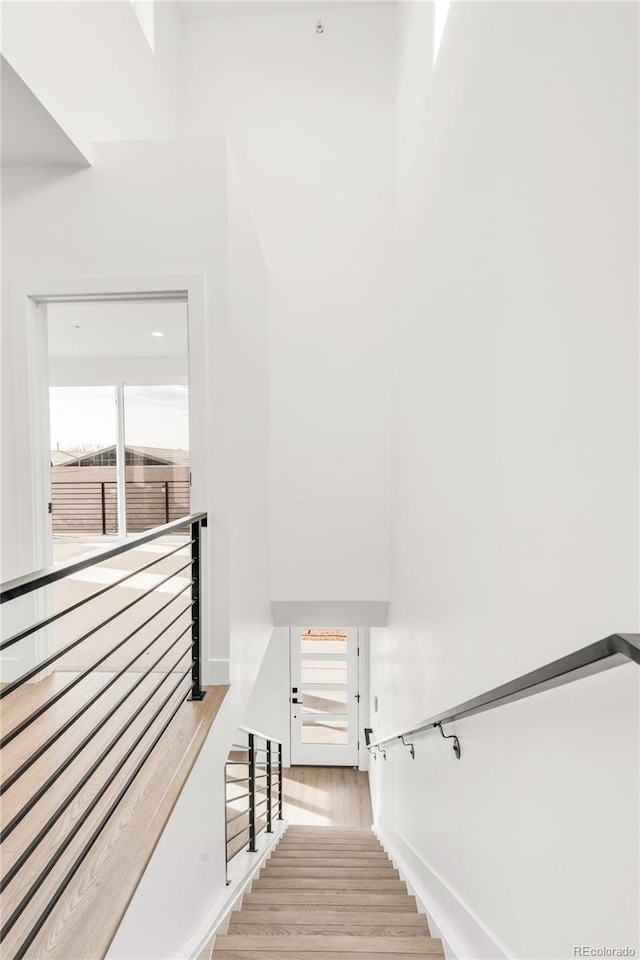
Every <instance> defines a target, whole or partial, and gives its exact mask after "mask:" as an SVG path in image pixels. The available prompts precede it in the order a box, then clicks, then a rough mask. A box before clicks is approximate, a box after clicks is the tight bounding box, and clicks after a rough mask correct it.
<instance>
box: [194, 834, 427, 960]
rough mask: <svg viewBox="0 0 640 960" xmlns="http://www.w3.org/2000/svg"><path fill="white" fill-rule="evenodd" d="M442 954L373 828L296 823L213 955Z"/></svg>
mask: <svg viewBox="0 0 640 960" xmlns="http://www.w3.org/2000/svg"><path fill="white" fill-rule="evenodd" d="M307 958H308V960H374V958H376V960H380V958H382V960H384V958H387V960H419V958H423V960H443V958H444V953H443V949H442V941H441V940H436V939H434V938H432V937H431V936H430V934H429V928H428V926H427V919H426V917H425V916H424V914H419V913H418V911H417V909H416V902H415V898H414V897H411V896H409V894H408V893H407V887H406V884H405V883H404V882H403V881H402V880H400V877H399V874H398V871H397V870H396V869H395V868H394V866H393V863H392V862H391V860H390V859H389V857H388V856H387V854H386V852H385V851H384V849H383V848H382V846H381V845H380V843H379V842H378V840H377V839H376V838H375V837H374V835H373V834H372V833H371V830H369V829H365V828H360V829H353V828H341V827H303V826H291V827H289V829H288V830H287V832H286V833H285V834H284V837H283V839H282V840H281V841H280V842H279V843H278V845H277V847H276V848H275V850H274V852H273V854H272V856H271V857H270V859H269V860H268V861H267V863H266V865H265V866H264V867H263V869H262V870H261V871H260V874H259V875H258V878H257V879H256V880H254V881H253V883H252V886H251V892H250V893H246V894H245V895H244V897H243V899H242V906H241V909H240V910H236V911H234V912H233V913H232V914H231V918H230V921H229V926H228V930H227V932H226V933H225V934H218V935H217V936H216V938H215V941H214V947H213V954H212V960H307Z"/></svg>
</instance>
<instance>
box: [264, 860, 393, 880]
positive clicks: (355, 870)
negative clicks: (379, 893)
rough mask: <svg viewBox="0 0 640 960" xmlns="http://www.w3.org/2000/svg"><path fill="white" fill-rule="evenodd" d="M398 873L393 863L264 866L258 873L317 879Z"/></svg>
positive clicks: (386, 877) (272, 877)
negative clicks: (344, 865) (379, 865)
mask: <svg viewBox="0 0 640 960" xmlns="http://www.w3.org/2000/svg"><path fill="white" fill-rule="evenodd" d="M399 876H400V874H399V873H398V871H397V870H396V869H394V867H393V865H392V864H391V863H389V866H385V867H378V866H376V867H343V866H340V865H339V864H333V863H329V864H328V865H327V866H323V867H316V866H309V867H272V866H268V867H265V868H264V869H263V870H262V871H261V873H260V879H261V880H267V879H270V880H278V879H285V878H286V877H290V878H291V879H292V880H294V879H296V878H298V877H317V878H318V879H319V880H320V879H322V878H325V877H336V878H338V877H339V878H340V879H342V880H344V879H347V878H348V879H351V880H358V879H359V878H362V879H366V880H373V879H376V878H380V879H384V880H389V879H392V878H396V879H397V878H398V877H399Z"/></svg>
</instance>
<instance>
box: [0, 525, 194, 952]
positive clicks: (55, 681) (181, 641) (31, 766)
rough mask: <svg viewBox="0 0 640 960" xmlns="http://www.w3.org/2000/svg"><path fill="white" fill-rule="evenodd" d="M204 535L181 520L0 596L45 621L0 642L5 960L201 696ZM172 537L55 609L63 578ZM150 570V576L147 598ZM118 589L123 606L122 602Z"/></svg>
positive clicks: (67, 585)
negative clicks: (175, 537)
mask: <svg viewBox="0 0 640 960" xmlns="http://www.w3.org/2000/svg"><path fill="white" fill-rule="evenodd" d="M206 525H207V515H206V514H205V513H198V514H193V515H191V516H188V517H183V518H181V519H179V520H176V521H174V522H173V523H170V524H164V525H163V526H160V527H157V528H155V529H154V530H151V531H148V532H147V533H146V534H143V535H141V536H138V537H135V538H132V539H131V540H129V541H127V542H126V543H123V544H120V545H118V546H117V547H112V548H110V549H108V550H102V551H100V552H99V553H95V554H92V555H91V556H87V557H85V558H83V559H80V560H74V561H71V562H69V563H65V564H61V565H59V566H56V567H52V568H50V569H47V570H41V571H38V572H36V573H33V574H29V575H27V576H24V577H20V578H18V579H16V580H13V581H11V582H9V583H6V584H4V585H3V586H2V587H1V588H0V602H1V603H3V604H8V603H10V602H11V601H14V602H15V601H19V600H20V598H25V597H28V596H30V595H31V596H32V597H40V598H42V599H43V600H44V603H42V602H41V603H40V606H44V607H45V609H46V607H47V606H49V607H51V610H52V612H49V613H47V615H45V616H40V617H38V618H37V619H35V620H33V622H26V624H23V625H22V626H21V627H20V629H18V630H16V631H15V632H14V633H13V634H12V635H11V636H9V637H7V638H6V639H4V640H3V641H2V642H1V643H0V651H2V652H4V651H5V650H8V649H10V650H11V653H12V659H13V661H14V662H16V661H17V662H18V664H19V665H20V660H21V659H22V660H23V664H22V667H23V669H20V671H19V676H17V677H16V678H12V679H10V680H9V681H8V682H6V683H4V684H3V686H2V688H1V689H0V701H5V702H8V711H9V714H10V717H9V722H8V723H6V724H4V725H3V732H2V738H1V739H0V748H1V749H2V751H3V754H2V761H3V764H2V769H3V773H4V777H3V780H2V782H1V783H0V794H1V795H2V796H3V804H6V807H5V821H4V823H3V826H2V830H1V831H0V844H3V845H4V844H6V841H7V840H8V839H9V838H10V837H11V838H12V842H11V844H9V845H7V846H8V848H9V849H7V846H3V848H2V851H1V852H2V862H3V875H2V879H1V880H0V893H2V894H3V897H7V896H8V899H9V902H8V905H6V904H5V905H4V908H3V910H2V916H3V921H2V927H1V928H0V942H2V943H3V944H6V941H7V940H9V947H8V950H7V956H9V955H10V956H11V957H12V958H13V960H21V958H22V957H24V956H25V954H26V953H27V951H28V950H29V947H30V946H31V944H32V943H33V941H34V940H35V938H36V937H37V935H38V933H39V932H40V930H41V929H42V927H43V926H44V924H45V922H46V921H47V919H48V917H49V916H50V915H51V913H52V911H53V910H54V908H55V906H56V904H57V903H58V902H59V900H60V898H61V897H62V895H63V893H64V891H65V889H66V888H67V887H68V885H69V883H70V882H71V880H72V878H73V877H74V875H75V874H76V872H77V870H78V869H79V867H80V865H81V864H82V862H83V860H84V859H85V858H86V856H87V854H88V853H89V851H90V850H91V848H92V847H93V845H94V844H95V842H96V840H97V839H98V837H99V835H100V833H101V832H102V830H103V829H104V827H105V826H106V825H107V823H108V822H109V820H110V818H111V817H112V815H113V813H114V811H115V810H116V809H117V807H118V805H119V803H120V802H121V800H122V798H123V797H124V796H125V795H126V793H127V790H128V789H129V787H130V786H131V784H132V783H133V782H134V780H135V778H136V777H137V775H138V774H139V773H140V771H141V769H142V768H143V766H144V764H145V763H146V761H147V760H148V758H149V757H150V756H151V754H152V753H153V751H154V748H155V747H156V745H157V744H158V742H159V741H160V739H161V737H162V736H163V734H164V733H165V731H166V730H167V728H168V727H169V725H170V723H171V721H172V720H173V718H174V717H175V716H176V714H177V713H178V711H179V710H180V708H181V707H182V705H183V703H184V702H185V700H186V699H189V700H201V699H202V698H203V696H204V691H203V690H202V686H201V676H200V663H201V630H200V623H201V590H200V563H201V560H200V558H201V537H202V532H201V531H202V528H203V527H206ZM180 531H184V532H185V534H186V535H185V536H183V537H181V539H180V542H179V543H178V544H177V545H176V544H175V541H174V542H170V543H168V544H167V543H166V542H165V543H164V544H163V545H162V546H163V549H162V550H161V552H160V553H158V554H157V555H155V556H153V558H152V559H151V560H150V561H149V562H147V563H144V564H143V565H140V566H135V569H133V570H131V572H128V573H126V574H125V575H124V576H118V578H117V579H115V580H113V581H112V582H107V583H106V585H105V586H103V587H100V589H98V590H96V591H94V592H92V593H91V594H90V595H89V596H86V597H81V598H80V599H79V600H75V601H74V602H68V603H66V602H65V600H64V594H65V593H69V594H70V597H71V598H73V595H74V589H75V585H74V583H73V580H72V579H70V578H72V577H73V574H78V573H80V572H81V571H84V570H87V569H89V568H93V569H94V570H96V568H98V567H99V566H100V565H101V564H104V563H105V561H108V560H110V559H112V558H114V557H117V556H120V555H122V554H126V553H128V552H129V551H131V550H135V549H136V548H139V547H141V546H143V545H144V544H147V543H150V542H152V541H158V540H159V539H160V538H163V537H165V536H167V535H168V534H176V533H179V532H180ZM183 561H184V562H183ZM157 564H161V565H162V567H163V569H162V570H161V571H160V572H155V582H154V583H153V584H152V585H151V586H148V585H147V584H148V572H149V571H152V572H153V568H154V567H156V565H157ZM168 567H169V568H170V569H167V568H168ZM103 569H105V570H107V572H108V568H103ZM112 572H113V571H112ZM118 572H119V573H120V572H121V571H118ZM141 574H142V575H143V576H142V577H141V576H140V575H141ZM135 577H139V578H140V579H139V580H138V582H137V583H136V581H135V580H134V578H135ZM109 578H110V574H108V575H107V577H106V580H107V581H108V579H109ZM97 579H98V582H99V581H100V579H103V578H102V577H101V576H100V575H98V577H97ZM183 581H184V583H183ZM54 585H57V586H56V587H55V590H54V593H55V596H51V593H52V590H51V588H53V587H54ZM121 586H124V588H133V590H135V596H134V597H133V598H132V599H129V598H128V597H126V596H125V595H124V593H123V591H118V588H119V587H121ZM38 591H40V593H38ZM113 591H116V592H115V593H114V592H113ZM167 594H168V597H167V598H166V599H165V597H166V596H167ZM61 600H62V604H61V603H60V601H61ZM98 600H99V602H98V603H96V601H98ZM110 601H111V602H110ZM54 605H55V606H58V607H60V606H61V609H55V608H54ZM19 606H20V604H18V607H19ZM96 608H97V609H96ZM5 609H10V608H9V607H7V608H5ZM92 610H93V611H94V612H93V613H92V612H91V611H92ZM105 611H107V612H105ZM15 612H16V614H17V615H19V614H20V610H19V609H18V610H16V611H15ZM34 641H35V642H34ZM38 645H39V649H37V647H38ZM21 650H22V651H23V655H22V657H21V656H20V651H21ZM34 651H35V653H38V655H37V656H36V655H35V653H34ZM16 653H17V654H18V656H17V657H16V656H15V654H16ZM27 658H30V662H28V663H25V662H24V661H26V660H27ZM5 666H6V664H5ZM132 681H133V682H132ZM38 721H40V722H38ZM92 743H93V744H94V750H93V751H90V750H88V749H87V748H88V747H89V746H90V744H92ZM98 745H99V746H98ZM54 747H55V749H52V748H54ZM67 771H68V774H67V780H66V781H65V780H63V779H61V778H62V777H63V775H64V774H65V773H66V772H67ZM27 773H29V776H28V777H25V775H26V774H27ZM23 778H24V779H23ZM16 784H18V787H17V790H14V791H12V788H13V787H14V786H15V785H16ZM89 788H91V789H89ZM71 810H73V816H71ZM67 811H69V812H68V813H67V816H66V817H65V816H64V815H65V813H66V812H67ZM32 814H33V817H31V815H32ZM34 818H35V819H34ZM33 822H35V823H37V830H34V829H33V828H32V827H31V823H33ZM70 850H71V853H72V856H69V854H68V853H67V851H70ZM27 865H29V873H28V879H25V873H23V870H24V868H25V867H26V866H27ZM5 949H7V948H6V946H3V952H4V950H5Z"/></svg>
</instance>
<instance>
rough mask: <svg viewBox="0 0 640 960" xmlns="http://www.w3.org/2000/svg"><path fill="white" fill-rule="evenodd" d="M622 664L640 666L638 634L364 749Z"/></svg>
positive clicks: (603, 643) (614, 638)
mask: <svg viewBox="0 0 640 960" xmlns="http://www.w3.org/2000/svg"><path fill="white" fill-rule="evenodd" d="M623 663H637V664H640V634H638V633H613V634H611V636H609V637H605V638H604V639H603V640H597V641H596V642H595V643H591V644H589V646H587V647H582V648H581V649H580V650H574V652H573V653H569V654H567V655H566V656H564V657H560V659H559V660H553V661H552V662H551V663H546V664H545V665H544V666H542V667H538V668H537V669H536V670H531V671H530V672H529V673H525V674H523V675H522V676H521V677H517V678H516V679H515V680H510V681H509V682H508V683H502V684H500V686H498V687H493V689H492V690H488V691H487V692H486V693H482V694H480V696H478V697H474V698H473V699H472V700H466V701H465V702H464V703H459V704H458V705H457V706H456V707H452V708H451V709H449V710H444V711H443V712H442V713H438V714H436V715H435V716H433V717H429V718H428V719H427V720H422V721H421V722H420V723H418V724H416V725H415V726H412V727H406V728H405V729H404V730H398V731H397V732H396V733H391V734H388V735H387V736H385V737H381V738H380V739H379V740H375V741H371V742H369V743H368V744H367V746H368V748H369V750H370V751H373V750H375V749H376V748H380V747H382V745H383V744H385V743H392V742H393V741H395V740H402V738H403V737H409V736H413V735H415V734H417V733H423V732H424V731H425V730H430V729H433V728H435V727H441V726H442V724H443V723H451V721H453V720H461V719H462V718H463V717H471V716H473V715H474V714H476V713H483V712H484V711H485V710H493V709H494V708H495V707H501V706H503V705H504V704H506V703H512V702H513V701H514V700H522V699H524V698H525V697H531V696H533V695H534V694H537V693H542V692H543V691H545V690H550V689H552V688H553V687H559V686H562V685H563V684H565V683H572V682H573V681H574V680H579V679H580V678H582V677H588V676H591V675H592V674H594V673H600V672H602V671H603V670H610V669H611V668H612V667H618V666H621V665H622V664H623ZM455 739H457V738H455ZM454 749H455V747H454ZM374 756H375V754H374Z"/></svg>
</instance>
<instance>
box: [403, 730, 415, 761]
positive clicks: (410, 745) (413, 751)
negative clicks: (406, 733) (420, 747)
mask: <svg viewBox="0 0 640 960" xmlns="http://www.w3.org/2000/svg"><path fill="white" fill-rule="evenodd" d="M400 740H402V742H403V743H404V745H405V747H408V748H409V753H410V754H411V759H412V760H415V758H416V748H415V747H414V745H413V744H412V743H407V742H406V741H405V739H404V737H403V736H402V735H401V736H400Z"/></svg>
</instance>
